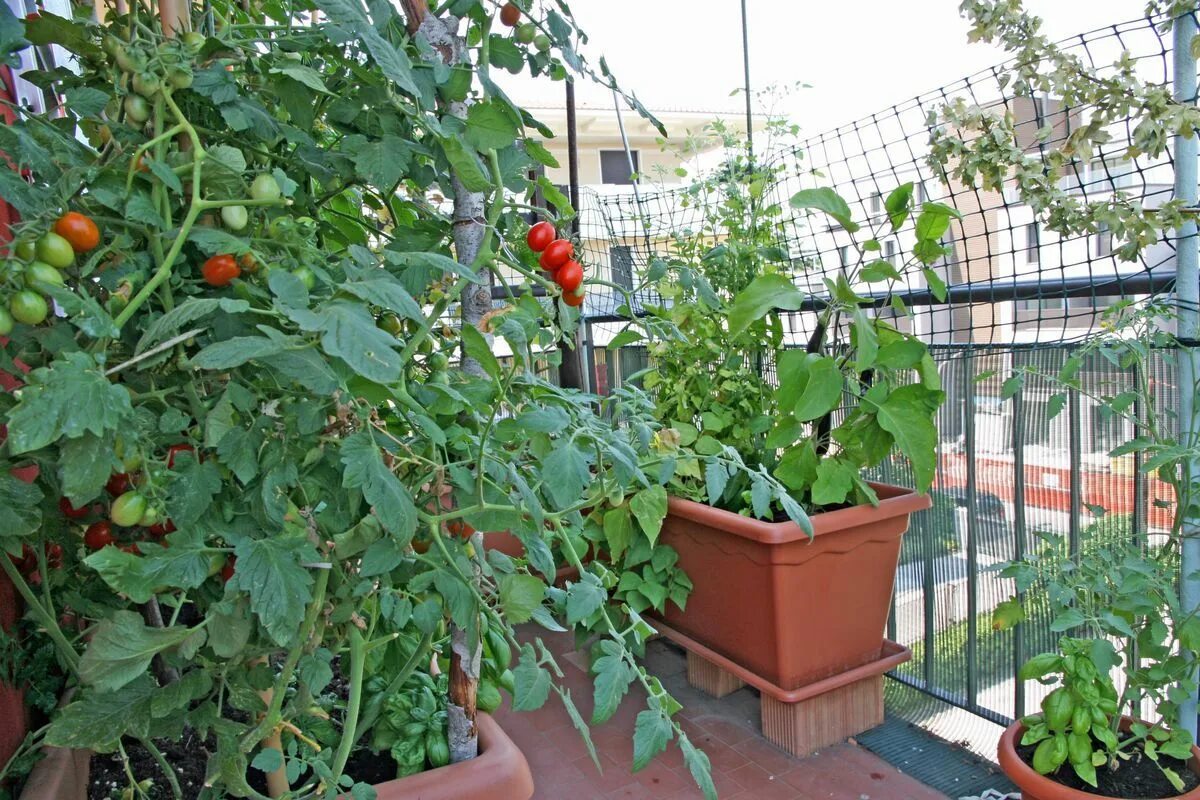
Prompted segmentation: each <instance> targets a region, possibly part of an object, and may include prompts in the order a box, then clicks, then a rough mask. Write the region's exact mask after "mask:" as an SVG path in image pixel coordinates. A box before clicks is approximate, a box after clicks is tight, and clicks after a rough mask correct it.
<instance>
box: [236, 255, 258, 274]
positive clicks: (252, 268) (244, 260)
mask: <svg viewBox="0 0 1200 800" xmlns="http://www.w3.org/2000/svg"><path fill="white" fill-rule="evenodd" d="M237 263H238V266H239V267H241V268H242V272H246V273H249V274H251V275H253V274H254V273H256V272H258V261H257V260H256V259H255V258H254V254H253V253H242V254H241V255H240V256H238V260H237Z"/></svg>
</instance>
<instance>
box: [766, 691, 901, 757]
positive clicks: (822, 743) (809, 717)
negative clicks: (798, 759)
mask: <svg viewBox="0 0 1200 800" xmlns="http://www.w3.org/2000/svg"><path fill="white" fill-rule="evenodd" d="M761 708H762V730H763V736H764V737H766V739H768V740H769V741H771V742H772V743H774V744H775V745H776V746H778V747H780V748H781V749H783V750H786V751H787V752H789V753H791V754H792V755H794V756H804V755H808V754H809V753H812V752H813V751H815V750H819V749H820V748H822V747H828V746H829V745H832V744H836V743H838V742H842V741H845V740H846V739H847V738H849V737H851V736H854V735H856V734H859V733H862V732H863V731H865V730H869V729H871V728H874V727H876V726H877V725H881V724H883V676H882V675H874V676H870V677H867V678H864V679H862V680H860V681H857V682H855V683H851V684H848V685H846V686H842V687H840V688H837V689H834V690H833V691H830V692H827V693H825V694H820V695H817V696H816V697H812V698H809V699H807V700H802V701H800V702H798V703H783V702H780V701H779V700H776V699H775V698H773V697H771V696H770V695H768V694H766V693H765V692H764V693H763V695H762V704H761Z"/></svg>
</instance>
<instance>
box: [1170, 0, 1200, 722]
mask: <svg viewBox="0 0 1200 800" xmlns="http://www.w3.org/2000/svg"><path fill="white" fill-rule="evenodd" d="M1195 36H1196V17H1195V16H1194V15H1193V14H1192V13H1190V12H1189V13H1187V14H1183V15H1181V16H1179V17H1178V18H1176V20H1175V40H1174V42H1173V44H1172V59H1173V61H1174V67H1175V74H1174V76H1173V77H1174V80H1173V89H1174V97H1175V100H1176V102H1179V103H1187V104H1189V105H1194V104H1195V102H1196V58H1195V56H1194V55H1193V54H1192V39H1193V38H1194V37H1195ZM1196 157H1197V140H1196V137H1195V136H1194V135H1193V136H1191V137H1190V138H1189V137H1187V136H1176V137H1175V197H1176V198H1177V199H1179V200H1181V201H1183V204H1184V205H1185V206H1187V207H1189V208H1195V206H1196V201H1197V185H1196V180H1197V177H1196V171H1197V170H1196ZM1178 237H1179V238H1178V241H1177V243H1176V250H1175V275H1176V278H1175V298H1176V303H1177V311H1178V314H1179V320H1178V323H1179V338H1180V340H1181V341H1182V342H1183V346H1182V348H1181V350H1180V352H1179V367H1178V370H1179V435H1180V439H1181V440H1182V441H1183V442H1184V443H1185V444H1186V445H1187V446H1190V445H1191V443H1192V442H1195V441H1196V433H1197V420H1196V396H1195V392H1196V377H1197V375H1198V374H1200V354H1198V353H1197V351H1196V348H1195V343H1196V338H1197V334H1200V251H1197V248H1196V245H1197V243H1196V222H1195V220H1194V219H1193V218H1191V217H1190V216H1189V217H1188V218H1187V221H1186V222H1184V223H1183V225H1181V226H1180V227H1179V231H1178ZM1196 467H1197V465H1195V464H1185V465H1184V470H1183V476H1182V477H1183V481H1184V484H1185V485H1190V482H1191V481H1193V480H1195V477H1196ZM1198 530H1200V520H1197V519H1196V518H1195V517H1194V516H1188V517H1186V518H1185V519H1184V520H1183V527H1182V535H1183V537H1184V538H1183V564H1182V573H1181V575H1180V581H1179V585H1180V600H1181V601H1182V603H1183V610H1184V613H1187V612H1188V611H1189V610H1190V609H1195V608H1200V580H1197V579H1196V578H1195V577H1192V576H1194V575H1195V574H1196V570H1197V569H1200V538H1197V532H1198ZM1179 718H1180V719H1179V722H1180V724H1181V725H1182V726H1183V728H1184V730H1186V731H1188V732H1189V733H1191V734H1192V736H1193V737H1194V736H1195V735H1196V697H1195V696H1194V695H1193V696H1192V697H1190V698H1188V700H1187V701H1186V702H1184V703H1182V704H1181V705H1180V708H1179Z"/></svg>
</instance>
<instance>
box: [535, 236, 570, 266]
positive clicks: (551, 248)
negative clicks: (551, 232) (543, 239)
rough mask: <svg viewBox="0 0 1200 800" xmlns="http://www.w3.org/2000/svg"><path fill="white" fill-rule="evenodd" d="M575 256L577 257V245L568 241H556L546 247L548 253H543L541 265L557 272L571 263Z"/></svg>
mask: <svg viewBox="0 0 1200 800" xmlns="http://www.w3.org/2000/svg"><path fill="white" fill-rule="evenodd" d="M573 255H575V245H573V244H571V243H570V242H568V241H567V240H566V239H555V240H554V241H553V242H551V243H550V244H548V245H546V251H545V252H544V253H542V260H541V264H542V266H543V267H545V268H547V269H551V270H555V269H558V268H559V267H561V266H562V265H563V264H565V263H567V262H568V261H570V260H571V256H573Z"/></svg>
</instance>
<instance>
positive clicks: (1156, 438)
mask: <svg viewBox="0 0 1200 800" xmlns="http://www.w3.org/2000/svg"><path fill="white" fill-rule="evenodd" d="M1173 327H1174V313H1173V311H1172V310H1171V308H1170V307H1169V306H1168V305H1166V303H1164V302H1163V301H1157V300H1156V301H1150V302H1147V303H1139V304H1135V303H1132V302H1130V301H1122V302H1120V303H1118V304H1116V305H1115V306H1113V307H1112V308H1110V309H1108V310H1107V311H1106V312H1105V315H1104V318H1103V323H1102V325H1101V328H1102V332H1101V333H1099V334H1097V335H1095V336H1093V337H1091V338H1090V339H1089V340H1088V341H1087V342H1086V343H1085V344H1084V345H1082V346H1081V347H1080V348H1078V349H1077V350H1076V351H1074V352H1073V353H1072V354H1071V355H1070V357H1069V358H1068V359H1067V360H1066V362H1065V363H1064V365H1063V367H1062V368H1061V369H1060V370H1059V371H1058V372H1057V373H1056V374H1052V375H1039V376H1038V377H1039V378H1040V379H1042V380H1044V381H1047V382H1049V383H1050V385H1052V386H1054V387H1056V389H1057V393H1056V395H1055V397H1057V398H1059V400H1052V402H1051V404H1050V406H1051V408H1052V409H1053V408H1055V407H1058V406H1059V402H1060V401H1065V397H1066V393H1067V392H1082V393H1085V394H1087V395H1089V396H1090V397H1091V398H1092V399H1093V400H1094V401H1095V402H1096V404H1097V406H1096V407H1097V410H1098V413H1103V414H1106V415H1108V416H1110V417H1113V418H1117V419H1121V420H1124V421H1126V423H1127V424H1128V425H1129V426H1130V428H1131V429H1132V430H1133V431H1134V432H1135V435H1134V436H1133V437H1132V438H1131V439H1130V441H1129V442H1127V443H1126V444H1123V445H1121V446H1119V447H1117V448H1116V449H1115V450H1113V451H1112V453H1111V454H1110V455H1111V456H1112V457H1113V458H1121V457H1124V456H1127V455H1136V458H1137V460H1138V461H1139V462H1140V463H1141V464H1142V465H1143V466H1142V470H1143V472H1146V473H1149V474H1152V475H1154V476H1155V477H1157V478H1158V480H1161V481H1163V482H1164V483H1166V484H1167V485H1168V486H1169V487H1170V488H1171V490H1172V493H1173V494H1174V500H1173V501H1172V503H1171V504H1170V505H1171V507H1172V508H1173V510H1174V521H1173V523H1172V525H1171V527H1170V529H1169V530H1167V531H1165V532H1162V533H1158V534H1155V535H1151V536H1142V537H1134V536H1132V535H1124V536H1106V537H1103V538H1097V539H1094V540H1091V541H1086V542H1081V543H1080V546H1079V548H1078V551H1077V552H1071V550H1070V548H1069V546H1068V544H1067V542H1066V541H1064V539H1063V537H1061V536H1056V535H1049V534H1045V535H1043V536H1042V543H1041V546H1040V547H1039V548H1038V550H1037V551H1036V552H1034V553H1032V554H1031V555H1030V556H1029V557H1027V558H1026V559H1024V560H1022V561H1019V562H1015V563H1012V564H1010V565H1008V566H1006V567H1005V569H1004V571H1003V572H1002V573H1001V574H1002V575H1003V576H1004V577H1007V578H1012V579H1013V580H1014V582H1015V585H1016V589H1017V591H1018V593H1019V595H1018V597H1017V598H1013V599H1012V600H1009V601H1006V602H1004V603H1002V604H1001V605H1000V606H998V607H997V608H996V610H995V612H994V625H995V626H996V627H997V628H999V629H1005V628H1010V627H1012V626H1014V625H1016V624H1018V623H1021V624H1024V625H1043V626H1048V628H1049V630H1051V631H1058V632H1061V633H1063V636H1062V638H1061V639H1060V641H1059V647H1058V650H1057V651H1055V652H1050V653H1043V654H1041V655H1037V656H1034V657H1033V658H1032V659H1030V660H1029V661H1028V662H1027V663H1026V664H1025V665H1024V666H1022V668H1021V670H1020V673H1019V675H1018V679H1019V680H1037V681H1038V682H1040V683H1042V684H1045V685H1047V686H1051V687H1053V688H1052V689H1051V690H1050V691H1049V692H1048V693H1046V694H1045V696H1044V698H1043V699H1042V701H1041V708H1040V711H1039V712H1038V713H1036V714H1031V715H1029V716H1026V717H1024V718H1023V719H1020V720H1018V721H1017V722H1015V723H1013V724H1012V725H1011V726H1009V728H1008V729H1007V730H1005V732H1004V735H1003V736H1002V737H1001V740H1000V746H999V752H998V755H999V761H1000V766H1001V767H1002V768H1003V769H1004V772H1005V774H1007V775H1008V776H1009V778H1010V779H1011V780H1012V781H1013V782H1014V783H1015V784H1017V786H1018V787H1019V788H1020V789H1021V791H1022V793H1023V795H1024V796H1025V797H1026V798H1037V800H1066V799H1067V798H1070V799H1072V800H1081V799H1082V798H1094V797H1096V796H1097V795H1099V796H1102V797H1146V798H1150V797H1152V798H1165V797H1187V798H1195V797H1200V750H1197V749H1196V747H1195V746H1194V743H1193V741H1192V736H1191V734H1190V733H1189V732H1188V731H1187V730H1186V729H1184V728H1183V727H1182V726H1181V725H1180V724H1179V722H1180V716H1179V714H1180V702H1181V701H1182V700H1183V699H1184V698H1187V697H1189V696H1191V695H1193V694H1194V693H1195V691H1196V689H1197V681H1196V669H1195V661H1196V658H1197V656H1198V655H1200V621H1198V620H1197V619H1196V617H1195V614H1194V612H1193V611H1192V610H1191V609H1188V608H1185V607H1184V606H1183V605H1182V603H1181V600H1180V598H1179V595H1178V593H1177V590H1176V584H1177V581H1178V578H1179V574H1180V549H1181V542H1182V538H1181V530H1182V528H1181V524H1182V521H1183V514H1184V513H1186V509H1188V508H1190V507H1192V505H1193V504H1194V502H1195V501H1194V496H1195V495H1194V488H1193V486H1192V484H1191V483H1190V482H1189V481H1188V480H1187V479H1186V477H1185V476H1186V475H1187V472H1186V470H1185V469H1184V466H1185V464H1187V463H1189V462H1190V461H1191V460H1192V459H1194V458H1195V455H1196V446H1195V444H1191V445H1189V444H1186V443H1181V442H1179V441H1176V440H1175V439H1174V438H1173V437H1172V435H1171V432H1170V431H1171V426H1170V425H1169V424H1167V423H1168V420H1167V418H1166V415H1168V414H1170V413H1171V412H1170V411H1169V410H1168V409H1169V404H1170V402H1169V399H1168V398H1165V397H1163V396H1161V394H1160V392H1161V387H1155V386H1154V385H1153V384H1152V383H1151V382H1150V381H1149V380H1148V379H1147V378H1146V377H1145V376H1147V375H1149V374H1151V370H1150V365H1149V364H1148V363H1147V362H1148V360H1149V359H1151V358H1155V359H1157V358H1160V357H1161V358H1163V359H1165V360H1166V361H1167V362H1168V363H1170V362H1171V361H1172V360H1173V356H1172V354H1173V353H1176V352H1179V343H1178V342H1177V341H1175V338H1174V335H1173V334H1171V333H1169V332H1168V331H1170V330H1172V329H1173ZM1093 362H1094V363H1104V364H1112V365H1115V366H1116V367H1117V368H1118V369H1119V370H1120V372H1119V373H1117V374H1119V375H1120V376H1121V378H1120V379H1119V382H1114V383H1113V384H1111V385H1106V384H1103V383H1100V384H1098V383H1097V382H1096V381H1095V380H1092V379H1085V375H1086V373H1087V369H1088V365H1089V364H1091V363H1093ZM1031 372H1032V371H1031V370H1030V371H1023V372H1018V373H1016V374H1015V375H1014V376H1013V377H1012V378H1010V379H1009V381H1008V383H1007V384H1006V391H1007V392H1008V393H1010V394H1015V393H1016V392H1018V391H1020V390H1021V389H1022V387H1023V385H1024V383H1025V381H1026V379H1027V377H1028V375H1029V374H1030V373H1031ZM1130 375H1134V376H1142V377H1140V378H1138V379H1136V380H1135V381H1133V382H1132V383H1131V382H1130V380H1129V378H1128V376H1130ZM1156 502H1159V501H1156Z"/></svg>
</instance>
